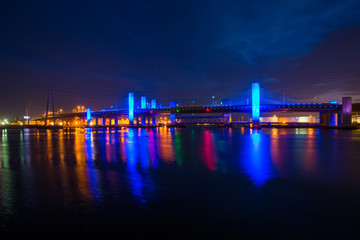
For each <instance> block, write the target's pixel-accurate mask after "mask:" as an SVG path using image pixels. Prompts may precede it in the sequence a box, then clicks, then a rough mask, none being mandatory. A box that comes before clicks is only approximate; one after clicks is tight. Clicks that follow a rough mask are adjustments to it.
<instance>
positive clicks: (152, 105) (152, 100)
mask: <svg viewBox="0 0 360 240" xmlns="http://www.w3.org/2000/svg"><path fill="white" fill-rule="evenodd" d="M151 108H156V100H155V99H151Z"/></svg>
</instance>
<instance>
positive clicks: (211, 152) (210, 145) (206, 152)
mask: <svg viewBox="0 0 360 240" xmlns="http://www.w3.org/2000/svg"><path fill="white" fill-rule="evenodd" d="M201 153H202V158H203V161H204V163H205V166H206V167H207V168H208V169H209V170H210V171H215V170H216V168H217V156H216V151H215V143H214V137H213V134H212V132H211V131H210V130H205V131H204V132H203V139H202V147H201Z"/></svg>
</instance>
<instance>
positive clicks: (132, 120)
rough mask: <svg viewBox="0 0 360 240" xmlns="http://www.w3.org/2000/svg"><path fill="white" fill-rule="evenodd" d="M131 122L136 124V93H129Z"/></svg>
mask: <svg viewBox="0 0 360 240" xmlns="http://www.w3.org/2000/svg"><path fill="white" fill-rule="evenodd" d="M129 123H130V125H133V124H134V93H133V92H130V93H129Z"/></svg>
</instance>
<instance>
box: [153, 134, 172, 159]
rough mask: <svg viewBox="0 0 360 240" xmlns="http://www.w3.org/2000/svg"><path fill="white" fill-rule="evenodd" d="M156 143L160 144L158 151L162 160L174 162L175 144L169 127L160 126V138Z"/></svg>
mask: <svg viewBox="0 0 360 240" xmlns="http://www.w3.org/2000/svg"><path fill="white" fill-rule="evenodd" d="M156 145H157V146H158V153H159V156H160V158H161V159H162V160H164V161H165V162H167V163H171V162H174V159H175V156H174V144H173V139H172V135H171V131H170V129H169V128H167V127H161V128H158V138H157V142H156Z"/></svg>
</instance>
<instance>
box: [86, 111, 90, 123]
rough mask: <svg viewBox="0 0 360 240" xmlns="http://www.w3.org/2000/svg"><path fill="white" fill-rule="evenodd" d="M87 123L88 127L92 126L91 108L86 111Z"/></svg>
mask: <svg viewBox="0 0 360 240" xmlns="http://www.w3.org/2000/svg"><path fill="white" fill-rule="evenodd" d="M86 122H87V124H88V125H90V123H91V109H90V108H88V109H86Z"/></svg>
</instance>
